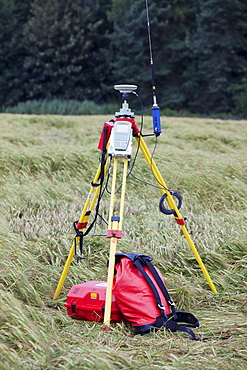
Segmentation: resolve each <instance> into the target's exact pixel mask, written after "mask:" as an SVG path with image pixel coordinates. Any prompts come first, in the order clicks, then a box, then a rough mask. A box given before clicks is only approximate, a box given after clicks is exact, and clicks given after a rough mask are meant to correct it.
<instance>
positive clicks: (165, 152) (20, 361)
mask: <svg viewBox="0 0 247 370" xmlns="http://www.w3.org/2000/svg"><path fill="white" fill-rule="evenodd" d="M110 118H112V116H83V117H79V116H78V117H77V116H73V117H72V116H66V117H65V116H52V115H40V116H36V115H14V114H1V115H0V120H1V132H0V138H1V139H0V140H1V157H0V171H1V180H0V181H1V205H2V212H1V215H0V232H1V233H0V246H1V248H0V260H1V262H0V263H1V269H0V295H1V317H0V323H1V324H0V325H1V331H0V339H1V342H0V346H1V355H0V356H1V365H0V368H1V369H66V370H67V369H90V370H92V369H95V370H96V369H97V370H98V369H102V370H103V369H111V370H112V369H113V370H115V369H139V368H141V369H145V370H149V369H168V370H170V369H172V370H173V369H186V370H187V369H188V370H189V369H198V368H201V369H205V370H206V369H207V370H208V369H212V370H213V369H242V368H245V367H247V360H246V357H247V350H246V339H247V335H246V330H247V322H246V314H247V301H246V263H247V242H246V240H247V231H246V221H247V212H246V211H247V202H246V199H247V177H246V173H247V158H246V144H247V125H246V121H233V120H228V121H223V120H210V119H196V118H179V117H174V118H167V117H163V118H162V128H163V133H162V135H161V136H160V137H159V138H158V146H157V149H156V151H155V154H154V160H155V161H156V163H157V165H158V168H159V170H160V172H161V174H162V176H163V178H164V180H165V182H166V184H167V186H168V187H169V188H170V189H172V190H176V191H178V192H179V193H180V194H181V195H182V196H183V205H182V208H181V213H182V215H183V216H186V218H187V228H188V231H189V233H190V234H191V237H192V239H193V241H194V242H195V245H196V247H197V249H198V252H199V254H200V256H201V258H202V260H203V262H204V263H205V265H206V267H207V269H208V272H209V274H210V277H211V278H212V280H213V282H214V284H215V285H216V288H217V290H218V293H217V294H214V293H212V292H211V290H210V288H209V286H208V284H207V282H206V280H205V278H204V276H203V274H202V272H201V270H200V268H199V266H198V264H197V262H196V260H195V258H194V255H193V254H192V252H191V251H190V248H189V246H188V244H187V242H186V240H185V238H184V237H183V236H182V235H181V233H180V229H179V227H178V225H177V224H176V223H175V222H174V219H173V217H172V216H164V215H163V214H161V213H160V212H159V209H158V203H159V199H160V196H161V194H160V193H159V191H158V190H157V189H156V188H154V187H151V186H149V185H147V184H144V183H143V182H140V181H138V180H137V179H136V178H139V179H140V180H143V181H146V182H147V183H152V184H155V180H154V177H153V175H152V173H151V171H150V170H149V169H148V167H147V165H146V163H145V160H144V158H143V156H142V155H141V153H139V154H138V156H137V160H136V163H135V166H134V168H133V171H132V174H133V175H134V176H135V177H133V176H131V175H130V176H129V177H128V179H127V191H126V200H125V219H124V230H123V238H122V239H121V240H120V241H119V243H118V251H122V252H141V253H145V254H148V255H150V256H152V257H153V258H154V264H155V265H156V266H157V267H158V268H159V269H160V271H161V272H162V274H163V275H164V277H165V280H166V283H167V287H168V289H169V291H170V293H171V295H172V297H173V299H174V300H175V301H176V304H177V307H178V308H180V309H183V310H190V311H191V312H192V313H194V314H195V315H196V316H197V317H198V319H199V321H200V324H201V326H200V328H199V329H197V330H196V334H197V336H198V337H200V338H202V339H205V340H202V341H197V342H191V341H189V340H188V339H187V338H186V337H185V336H184V335H183V334H181V333H174V334H172V333H170V332H167V331H163V330H160V331H159V332H157V333H152V334H150V335H147V336H144V337H141V336H134V335H133V334H132V333H131V332H130V331H129V329H127V328H126V327H125V326H124V325H123V324H116V325H113V326H112V330H111V331H110V332H105V331H102V330H101V329H102V325H101V324H98V323H93V322H85V321H72V320H71V319H70V318H69V317H68V316H67V314H66V311H65V308H64V306H63V304H64V302H65V300H66V294H67V293H68V291H69V290H70V288H71V287H72V286H73V285H74V284H77V283H81V282H86V281H89V280H105V279H106V276H107V268H106V263H107V259H108V254H109V240H108V239H107V238H105V237H103V236H92V235H90V236H89V237H87V238H85V240H84V254H85V257H86V259H85V260H82V261H81V262H77V260H76V259H74V260H73V263H72V265H71V267H70V269H69V273H68V276H67V278H66V280H65V284H64V287H63V289H62V292H61V295H60V297H59V299H58V300H57V301H53V300H52V297H53V294H54V291H55V289H56V286H57V283H58V280H59V278H60V276H61V272H62V269H63V267H64V264H65V261H66V259H67V255H68V252H69V250H70V247H71V243H72V241H73V237H74V231H73V222H74V221H76V220H78V219H79V217H80V213H81V210H82V208H83V206H84V203H85V200H86V198H87V193H88V191H89V188H90V185H91V181H92V180H93V178H94V175H95V172H96V170H97V168H98V164H99V162H98V156H99V150H98V149H97V144H98V139H99V136H100V133H101V129H102V126H103V122H105V121H107V120H108V119H110ZM138 121H139V119H138V118H137V123H138ZM149 132H151V119H150V117H148V118H145V122H144V133H149ZM145 141H146V143H147V145H148V147H149V148H150V151H152V150H153V148H154V146H155V139H154V138H153V137H147V138H145ZM135 150H136V143H135V142H134V143H133V151H134V152H135ZM120 172H121V171H120ZM120 183H121V178H120V177H119V179H118V184H120ZM108 187H109V189H110V183H109V186H108ZM119 196H120V195H119ZM116 198H118V195H116ZM108 210H109V195H108V194H107V192H105V194H104V197H103V199H102V202H101V209H100V214H101V215H102V216H103V217H104V218H105V219H106V220H107V219H108V218H107V216H108ZM94 233H95V234H105V233H106V225H105V223H104V222H103V221H102V220H100V219H99V221H98V223H97V227H96V229H95V230H94Z"/></svg>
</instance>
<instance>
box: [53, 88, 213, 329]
mask: <svg viewBox="0 0 247 370" xmlns="http://www.w3.org/2000/svg"><path fill="white" fill-rule="evenodd" d="M123 86H125V85H123ZM126 86H127V85H126ZM123 98H124V103H123V105H122V108H121V109H120V111H119V112H116V119H115V121H114V122H113V123H110V122H108V123H105V125H104V128H103V131H102V135H101V140H100V144H99V148H100V149H101V150H102V160H101V164H100V165H99V168H98V170H97V173H96V175H95V178H94V181H93V183H92V186H91V188H90V191H89V194H88V197H87V200H86V203H85V205H84V208H83V210H82V213H81V216H80V219H79V221H78V222H77V225H76V229H77V230H78V233H77V236H76V237H75V242H74V243H73V244H72V246H71V249H70V253H69V256H68V258H67V261H66V264H65V266H64V269H63V272H62V275H61V277H60V280H59V283H58V285H57V289H56V291H55V294H54V297H53V299H57V298H58V296H59V294H60V292H61V289H62V287H63V283H64V280H65V278H66V276H67V273H68V270H69V267H70V264H71V262H72V259H73V256H74V251H75V248H76V246H77V244H78V242H79V239H80V235H83V230H84V229H85V228H86V227H87V225H88V221H89V218H90V215H91V213H92V210H93V208H94V206H95V203H96V201H97V199H98V197H99V196H100V191H101V189H102V178H104V175H105V174H106V173H107V171H108V168H109V163H110V160H111V159H113V173H112V187H111V197H110V208H109V222H108V231H107V237H108V238H110V254H109V267H108V277H107V288H106V303H105V313H104V325H105V327H108V326H109V325H110V315H111V302H112V286H113V277H114V266H115V254H116V249H117V242H118V239H121V236H122V225H123V217H124V201H125V192H126V179H127V175H128V164H129V161H130V157H131V144H132V143H131V141H130V139H129V141H128V140H127V141H128V143H127V142H126V137H127V136H128V135H127V136H126V134H127V131H128V132H130V129H131V137H132V134H133V136H134V137H135V139H136V141H137V144H138V146H139V147H140V150H141V152H142V154H143V156H144V158H145V160H146V162H147V164H148V166H149V167H150V169H151V170H152V172H153V174H154V176H155V178H156V180H157V184H158V187H159V188H160V190H161V192H162V194H163V195H164V196H165V197H164V199H165V200H166V202H167V204H168V207H169V209H170V210H172V212H171V214H173V215H174V218H175V221H176V222H177V224H178V225H179V226H180V228H181V230H182V232H183V234H184V236H185V238H186V240H187V242H188V244H189V246H190V248H191V250H192V252H193V254H194V256H195V258H196V260H197V262H198V264H199V266H200V268H201V270H202V272H203V274H204V276H205V278H206V280H207V282H208V284H209V286H210V288H211V290H212V291H213V292H214V293H216V292H217V291H216V288H215V286H214V284H213V282H212V280H211V278H210V276H209V274H208V272H207V269H206V267H205V265H204V264H203V262H202V260H201V258H200V255H199V253H198V252H197V249H196V247H195V245H194V243H193V241H192V239H191V237H190V235H189V233H188V231H187V229H186V226H185V220H184V218H183V217H182V216H181V214H180V212H179V209H178V206H177V205H176V202H175V201H174V199H173V196H172V192H170V191H169V190H168V188H167V186H166V183H165V182H164V180H163V178H162V176H161V174H160V172H159V170H158V167H157V166H156V163H155V161H154V159H153V158H152V156H151V153H150V151H149V149H148V148H147V145H146V143H145V141H144V139H143V136H142V134H141V132H140V131H139V129H138V127H137V126H136V124H135V121H134V118H133V116H134V114H133V112H131V111H130V109H129V107H128V103H127V94H123ZM118 131H120V132H118ZM119 137H120V139H119ZM123 142H124V148H122V147H121V145H122V144H123ZM120 160H123V173H122V185H121V199H120V206H119V215H118V216H116V215H115V213H116V211H115V210H114V206H115V195H116V179H117V173H118V163H119V161H120Z"/></svg>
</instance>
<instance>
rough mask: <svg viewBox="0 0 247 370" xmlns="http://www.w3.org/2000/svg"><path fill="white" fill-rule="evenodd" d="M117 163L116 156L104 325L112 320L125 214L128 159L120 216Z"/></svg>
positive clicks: (107, 324)
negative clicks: (115, 213)
mask: <svg viewBox="0 0 247 370" xmlns="http://www.w3.org/2000/svg"><path fill="white" fill-rule="evenodd" d="M117 163H118V158H114V170H113V178H112V189H111V201H110V212H109V228H108V234H107V236H108V237H110V238H111V244H110V256H109V266H108V276H107V287H106V301H105V313H104V325H105V326H106V327H109V326H110V321H111V303H112V286H113V277H114V268H115V254H116V250H117V240H118V239H120V238H121V236H122V224H123V214H124V200H125V192H126V179H127V171H128V159H127V158H125V159H124V170H123V178H122V192H121V200H120V216H119V217H114V216H113V210H114V202H115V188H116V175H117Z"/></svg>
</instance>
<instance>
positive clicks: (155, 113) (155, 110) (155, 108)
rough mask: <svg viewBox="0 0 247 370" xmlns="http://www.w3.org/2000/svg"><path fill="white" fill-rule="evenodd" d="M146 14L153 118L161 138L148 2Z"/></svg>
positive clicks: (157, 133)
mask: <svg viewBox="0 0 247 370" xmlns="http://www.w3.org/2000/svg"><path fill="white" fill-rule="evenodd" d="M146 12H147V28H148V44H149V54H150V67H151V75H152V89H153V106H152V118H153V130H154V134H155V135H156V136H159V135H160V133H161V132H162V131H161V126H160V107H159V106H158V104H157V97H156V91H155V83H154V61H153V53H152V42H151V28H150V22H149V12H148V1H147V0H146Z"/></svg>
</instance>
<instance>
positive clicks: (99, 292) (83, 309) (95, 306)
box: [64, 281, 123, 323]
mask: <svg viewBox="0 0 247 370" xmlns="http://www.w3.org/2000/svg"><path fill="white" fill-rule="evenodd" d="M106 285H107V284H106V282H105V281H88V282H87V283H82V284H78V285H74V286H73V287H72V288H71V289H70V291H69V293H68V295H67V300H66V303H65V304H64V306H65V307H67V314H68V315H70V316H71V318H72V319H77V320H87V321H98V322H103V320H104V308H105V298H106ZM122 319H123V316H122V314H121V311H120V310H119V308H118V305H117V303H116V300H115V297H114V295H112V306H111V322H113V323H116V322H120V321H122Z"/></svg>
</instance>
